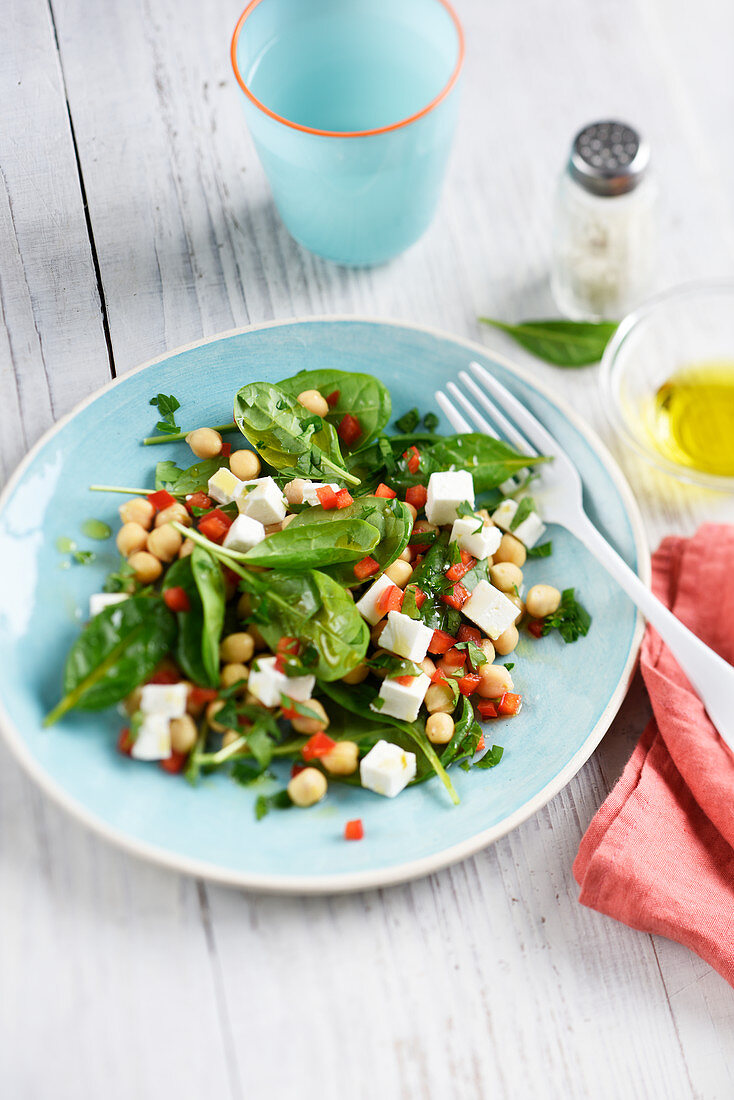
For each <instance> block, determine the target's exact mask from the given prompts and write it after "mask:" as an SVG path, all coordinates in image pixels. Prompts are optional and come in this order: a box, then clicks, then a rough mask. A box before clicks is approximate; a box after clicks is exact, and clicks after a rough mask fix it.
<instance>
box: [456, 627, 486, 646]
mask: <svg viewBox="0 0 734 1100" xmlns="http://www.w3.org/2000/svg"><path fill="white" fill-rule="evenodd" d="M456 640H457V642H474V643H475V645H481V644H482V632H481V630H477V628H476V627H475V626H467V625H466V623H462V624H461V626H460V627H459V629H458V630H457V632H456Z"/></svg>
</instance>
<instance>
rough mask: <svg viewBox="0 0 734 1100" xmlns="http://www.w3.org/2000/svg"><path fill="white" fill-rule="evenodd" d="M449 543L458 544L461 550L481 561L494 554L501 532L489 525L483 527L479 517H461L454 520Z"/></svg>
mask: <svg viewBox="0 0 734 1100" xmlns="http://www.w3.org/2000/svg"><path fill="white" fill-rule="evenodd" d="M450 541H451V542H458V544H459V548H460V549H461V550H466V552H467V554H471V555H472V557H473V558H478V559H479V560H480V561H481V560H482V559H483V558H488V557H489V556H490V555H491V554H494V552H495V550H496V549H497V548H498V546H499V544H500V542H501V541H502V532H501V531H500V529H499V527H492V525H491V524H487V526H486V527H485V525H484V524H483V523H482V518H481V516H461V518H460V519H457V520H454V526H453V527H452V528H451V539H450Z"/></svg>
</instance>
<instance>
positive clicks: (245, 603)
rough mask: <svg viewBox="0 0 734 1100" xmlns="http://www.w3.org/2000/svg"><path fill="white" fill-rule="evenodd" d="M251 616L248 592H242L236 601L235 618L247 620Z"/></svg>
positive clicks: (250, 601)
mask: <svg viewBox="0 0 734 1100" xmlns="http://www.w3.org/2000/svg"><path fill="white" fill-rule="evenodd" d="M251 614H252V600H251V599H250V593H249V592H243V593H242V595H241V596H240V598H239V600H238V601H237V618H238V619H247V618H248V617H249V616H250V615H251Z"/></svg>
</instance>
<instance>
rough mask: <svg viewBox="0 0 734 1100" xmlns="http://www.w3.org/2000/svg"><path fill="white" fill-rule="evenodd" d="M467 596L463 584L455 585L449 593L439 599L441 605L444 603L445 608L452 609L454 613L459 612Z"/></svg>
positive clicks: (467, 591) (467, 593) (467, 592)
mask: <svg viewBox="0 0 734 1100" xmlns="http://www.w3.org/2000/svg"><path fill="white" fill-rule="evenodd" d="M469 595H470V593H469V590H468V589H467V588H464V585H463V584H455V585H454V587H453V589H452V591H451V592H447V593H446V594H445V595H444V596H442V597H441V603H445V604H446V606H447V607H453V608H454V610H455V611H461V609H462V607H463V606H464V604H465V603H466V601H467V600H468V599H469Z"/></svg>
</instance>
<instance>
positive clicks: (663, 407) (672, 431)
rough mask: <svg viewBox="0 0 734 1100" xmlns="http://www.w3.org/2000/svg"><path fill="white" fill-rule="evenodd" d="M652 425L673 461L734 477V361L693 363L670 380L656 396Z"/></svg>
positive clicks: (659, 444) (660, 446) (658, 443)
mask: <svg viewBox="0 0 734 1100" xmlns="http://www.w3.org/2000/svg"><path fill="white" fill-rule="evenodd" d="M650 429H651V432H652V435H653V438H654V442H655V445H656V447H657V449H658V450H659V451H660V452H661V454H663V455H664V456H665V457H666V458H668V459H670V460H671V461H673V462H676V463H678V464H679V465H682V466H690V467H692V468H693V469H695V470H701V471H702V472H705V473H707V474H718V475H720V476H724V477H727V476H728V477H732V476H734V361H732V362H720V363H718V362H717V363H701V364H697V365H694V366H691V367H686V368H685V369H684V370H682V371H680V372H679V373H677V374H674V375H673V376H672V378H669V379H668V381H667V382H665V383H663V385H662V386H661V387H660V389H659V390H658V391H657V393H656V394H655V398H654V407H653V411H652V417H651V422H650Z"/></svg>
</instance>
